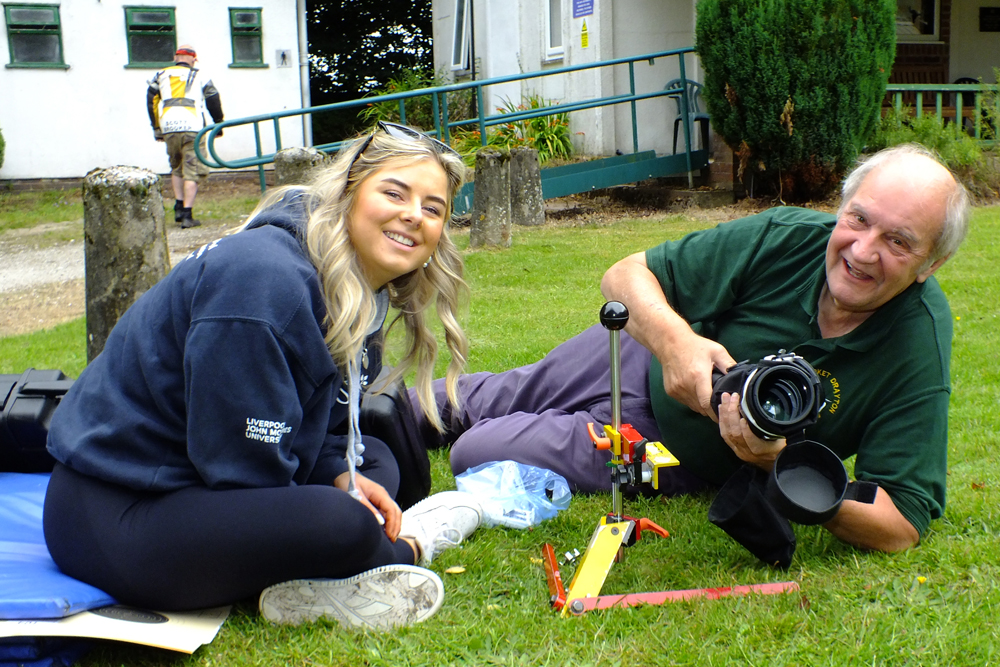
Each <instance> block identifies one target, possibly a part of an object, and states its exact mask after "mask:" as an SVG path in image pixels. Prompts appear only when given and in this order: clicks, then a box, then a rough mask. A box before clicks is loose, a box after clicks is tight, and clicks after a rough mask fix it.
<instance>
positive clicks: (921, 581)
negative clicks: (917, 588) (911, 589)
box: [917, 577, 927, 584]
mask: <svg viewBox="0 0 1000 667" xmlns="http://www.w3.org/2000/svg"><path fill="white" fill-rule="evenodd" d="M926 581H927V577H917V583H918V584H922V583H924V582H926Z"/></svg>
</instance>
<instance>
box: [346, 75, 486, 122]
mask: <svg viewBox="0 0 1000 667" xmlns="http://www.w3.org/2000/svg"><path fill="white" fill-rule="evenodd" d="M446 83H448V82H447V80H446V79H445V77H444V75H443V74H434V71H433V70H431V69H430V68H419V67H417V68H413V69H404V70H403V72H402V73H401V74H399V75H398V76H395V77H393V78H392V79H390V80H389V83H388V84H386V86H385V88H382V89H379V90H377V91H375V93H373V96H378V95H392V94H393V93H405V92H409V91H411V90H420V89H421V88H434V87H436V86H443V85H445V84H446ZM446 97H447V105H448V120H449V121H450V122H454V121H456V120H465V119H467V118H472V117H474V116H475V113H474V111H473V110H474V108H475V105H474V101H475V93H474V92H473V90H472V89H465V90H456V91H453V92H450V93H447V95H446ZM404 106H405V110H406V124H407V125H411V126H413V127H416V128H419V129H421V130H423V131H425V132H433V131H434V128H435V127H437V125H436V124H435V121H434V103H433V101H432V100H431V97H430V96H429V95H426V96H421V97H413V98H410V99H408V100H406V102H405V105H404ZM438 112H439V114H442V116H441V117H439V122H440V121H443V120H444V118H443V112H444V110H443V109H440V108H439V110H438ZM359 116H360V117H361V118H362V119H363V120H364V122H365V124H367V125H369V126H371V125H374V124H375V123H377V122H378V121H380V120H386V121H392V122H395V123H398V122H400V114H399V100H394V101H389V102H374V103H372V104H369V105H368V106H367V107H365V108H364V109H363V110H362V111H361V113H360V114H359Z"/></svg>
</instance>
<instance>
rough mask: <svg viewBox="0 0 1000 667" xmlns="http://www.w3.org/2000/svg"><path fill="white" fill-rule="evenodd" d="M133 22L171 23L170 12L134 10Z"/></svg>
mask: <svg viewBox="0 0 1000 667" xmlns="http://www.w3.org/2000/svg"><path fill="white" fill-rule="evenodd" d="M132 23H133V24H139V23H147V24H154V25H162V24H167V25H169V24H170V12H132Z"/></svg>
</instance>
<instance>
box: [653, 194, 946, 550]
mask: <svg viewBox="0 0 1000 667" xmlns="http://www.w3.org/2000/svg"><path fill="white" fill-rule="evenodd" d="M835 221H836V219H835V217H834V216H832V215H829V214H826V213H819V212H815V211H808V210H805V209H799V208H775V209H770V210H768V211H765V212H763V213H760V214H758V215H754V216H751V217H748V218H743V219H740V220H734V221H732V222H727V223H723V224H721V225H719V226H717V227H715V228H714V229H709V230H704V231H699V232H694V233H692V234H689V235H687V236H685V237H684V238H682V239H681V240H679V241H670V242H667V243H664V244H662V245H660V246H658V247H656V248H652V249H650V250H648V251H647V252H646V263H647V265H648V266H649V269H650V270H651V271H652V272H653V274H654V275H655V276H656V277H657V279H658V280H659V282H660V286H661V287H662V288H663V292H664V294H666V296H667V301H669V303H670V305H671V306H672V307H673V308H674V309H675V310H676V311H677V312H678V313H679V314H680V315H681V316H682V317H684V319H685V320H687V322H688V323H689V324H690V325H691V326H692V328H693V329H694V330H695V331H696V332H697V333H699V334H700V335H702V336H705V337H707V338H710V339H712V340H715V341H717V342H719V343H721V344H722V345H723V346H725V348H726V349H727V350H728V351H729V353H730V354H731V355H732V356H733V358H734V359H736V360H737V361H742V360H747V359H748V360H751V361H757V360H759V359H761V358H762V357H764V356H766V355H768V354H774V353H776V352H778V350H780V349H784V350H787V351H790V352H795V353H797V354H799V355H801V356H802V357H804V358H805V359H806V360H808V361H809V362H810V363H811V364H812V365H813V367H814V368H815V369H816V372H817V373H818V374H819V376H820V378H821V379H822V380H823V388H824V391H825V392H826V398H827V401H828V402H827V404H826V406H825V407H824V409H823V411H822V412H821V414H820V419H819V421H818V422H817V423H816V424H815V425H814V426H812V427H810V428H809V429H807V431H806V437H807V438H809V439H811V440H816V441H817V442H821V443H823V444H824V445H826V446H827V447H829V448H830V449H832V450H833V451H835V452H836V453H837V454H838V455H839V456H840V458H841V459H847V458H849V457H850V456H853V455H855V454H856V455H857V458H856V459H855V465H854V472H855V476H856V477H857V479H859V480H865V481H872V482H876V483H877V484H878V485H879V486H881V487H882V488H883V489H885V490H886V491H887V492H888V493H889V496H890V497H891V498H892V500H893V502H894V503H895V505H896V507H897V508H898V509H899V511H900V512H901V513H902V514H903V516H905V517H906V518H907V519H908V520H909V521H910V523H912V524H913V526H914V527H915V528H916V529H917V531H918V532H919V533H920V534H923V533H924V531H925V530H926V529H927V526H928V525H929V523H930V521H931V519H935V518H938V517H940V516H941V513H942V512H943V510H944V504H945V475H946V472H947V445H948V397H949V394H950V391H951V388H950V386H949V368H948V365H949V360H950V357H951V336H952V321H951V311H950V310H949V308H948V301H947V299H946V298H945V296H944V293H943V292H942V291H941V287H940V286H939V285H938V283H937V281H936V280H935V279H934V278H933V277H931V278H930V279H929V280H927V281H926V282H924V283H914V284H913V285H911V286H910V287H909V288H908V289H906V290H905V291H904V292H903V293H901V294H899V295H898V296H896V297H895V298H894V299H892V300H891V301H890V302H889V303H887V304H885V305H884V306H882V307H881V308H879V309H878V311H876V312H875V313H874V314H873V315H872V316H871V317H869V318H868V319H867V320H865V321H864V322H863V323H862V324H861V325H860V326H858V327H857V328H856V329H854V331H851V332H850V333H848V334H846V335H844V336H840V337H837V338H827V339H824V338H822V336H821V334H820V331H819V326H818V324H817V319H816V318H817V310H818V303H819V295H820V292H821V290H822V288H823V285H824V282H825V280H826V274H825V266H824V264H825V262H824V260H825V251H826V244H827V241H828V239H829V237H830V232H831V231H832V230H833V226H834V224H835ZM649 383H650V395H651V398H652V405H653V413H654V414H655V416H656V421H657V424H658V426H659V428H660V433H661V434H662V435H663V439H664V444H665V445H666V446H667V447H668V448H669V449H670V450H671V451H672V452H673V453H674V455H676V456H677V458H678V459H679V460H680V462H681V464H682V465H683V466H684V467H685V468H688V469H689V470H691V471H692V472H694V473H695V474H697V475H698V476H700V477H702V478H703V479H705V480H708V481H711V482H713V483H716V484H721V483H723V482H724V481H725V480H726V479H727V478H728V477H729V476H730V475H731V474H732V473H733V472H734V471H735V470H736V469H737V468H738V467H739V466H740V465H742V462H741V461H740V460H739V459H738V458H737V457H736V455H735V454H733V452H732V450H730V449H729V447H728V445H726V443H725V442H724V441H723V440H722V438H721V437H720V435H719V427H718V425H717V424H715V423H714V422H712V421H711V420H709V419H708V418H706V417H704V416H701V415H698V414H697V413H695V412H694V411H692V410H690V409H689V408H687V407H685V406H684V405H682V404H680V403H678V402H677V401H675V400H674V399H672V398H670V397H669V396H667V394H666V392H665V391H664V389H663V369H662V367H661V366H660V363H659V361H658V360H657V359H656V358H655V357H654V358H653V361H652V364H651V366H650V372H649Z"/></svg>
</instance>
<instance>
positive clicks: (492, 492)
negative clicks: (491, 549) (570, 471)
mask: <svg viewBox="0 0 1000 667" xmlns="http://www.w3.org/2000/svg"><path fill="white" fill-rule="evenodd" d="M455 483H456V485H457V486H458V490H459V491H464V492H465V493H470V494H472V495H473V496H475V497H476V500H478V501H479V503H480V505H482V508H483V523H484V524H486V525H487V526H507V527H508V528H527V527H528V526H535V525H537V524H539V523H541V522H542V521H545V520H546V519H551V518H553V517H555V516H556V514H558V513H559V510H564V509H566V508H567V507H569V501H570V499H571V498H572V494H571V493H570V491H569V484H567V483H566V479H565V478H564V477H563V476H562V475H558V474H556V473H554V472H552V471H551V470H546V469H544V468H536V467H535V466H529V465H525V464H523V463H518V462H517V461H492V462H490V463H483V464H481V465H478V466H476V467H475V468H469V469H468V470H466V471H465V472H463V473H462V474H460V475H458V476H456V477H455Z"/></svg>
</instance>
